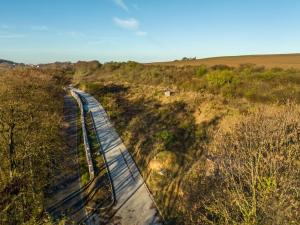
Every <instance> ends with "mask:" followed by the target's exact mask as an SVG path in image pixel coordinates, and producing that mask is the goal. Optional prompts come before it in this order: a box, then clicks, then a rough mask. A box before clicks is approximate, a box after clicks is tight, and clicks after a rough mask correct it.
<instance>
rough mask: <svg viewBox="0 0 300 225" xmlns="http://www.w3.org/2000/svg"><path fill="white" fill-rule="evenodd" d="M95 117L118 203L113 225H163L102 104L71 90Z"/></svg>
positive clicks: (113, 209) (135, 166)
mask: <svg viewBox="0 0 300 225" xmlns="http://www.w3.org/2000/svg"><path fill="white" fill-rule="evenodd" d="M72 90H73V92H75V93H76V94H77V95H78V96H79V97H80V99H82V100H83V101H84V104H85V105H84V107H86V108H87V109H88V110H89V111H90V113H91V115H92V118H93V121H94V125H95V129H96V135H97V138H98V140H99V142H100V144H101V150H102V153H103V155H104V157H105V161H106V162H107V167H108V168H107V170H108V172H109V175H110V177H111V180H112V185H113V190H114V194H115V200H116V201H115V204H114V206H113V207H112V212H113V217H112V218H111V220H110V224H124V225H125V224H138V225H148V224H161V222H160V217H159V215H158V214H159V212H158V209H157V207H156V205H155V202H154V200H153V199H152V196H151V193H150V192H149V190H148V188H147V186H146V184H145V182H144V179H143V177H142V176H141V174H140V171H139V169H138V167H137V165H136V164H135V162H134V160H133V158H132V156H131V154H130V153H129V152H128V150H127V149H126V147H125V145H124V144H123V142H122V140H121V138H120V137H119V135H118V134H117V132H116V131H115V129H114V127H113V126H112V125H111V123H110V121H109V118H108V116H107V114H106V112H105V110H104V109H103V107H102V106H101V105H100V103H99V102H98V101H97V100H96V99H95V98H94V97H92V96H91V95H89V94H87V93H85V92H83V91H81V90H78V89H72Z"/></svg>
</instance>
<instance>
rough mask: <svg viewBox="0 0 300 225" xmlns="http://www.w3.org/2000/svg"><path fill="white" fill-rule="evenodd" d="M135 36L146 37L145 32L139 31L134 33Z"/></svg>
mask: <svg viewBox="0 0 300 225" xmlns="http://www.w3.org/2000/svg"><path fill="white" fill-rule="evenodd" d="M135 34H136V35H137V36H147V32H145V31H141V30H139V31H137V32H135Z"/></svg>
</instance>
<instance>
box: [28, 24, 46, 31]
mask: <svg viewBox="0 0 300 225" xmlns="http://www.w3.org/2000/svg"><path fill="white" fill-rule="evenodd" d="M30 28H31V29H32V30H36V31H47V30H49V28H48V27H47V26H45V25H42V26H31V27H30Z"/></svg>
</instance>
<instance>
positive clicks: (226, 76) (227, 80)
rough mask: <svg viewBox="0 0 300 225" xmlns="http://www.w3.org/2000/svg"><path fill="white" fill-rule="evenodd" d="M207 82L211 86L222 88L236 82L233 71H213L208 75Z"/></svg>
mask: <svg viewBox="0 0 300 225" xmlns="http://www.w3.org/2000/svg"><path fill="white" fill-rule="evenodd" d="M206 81H207V82H208V84H209V85H210V86H213V87H218V88H220V87H222V86H224V85H230V84H232V83H233V82H235V81H236V79H235V75H234V72H233V71H229V70H224V71H219V70H217V71H212V72H210V73H209V74H207V75H206Z"/></svg>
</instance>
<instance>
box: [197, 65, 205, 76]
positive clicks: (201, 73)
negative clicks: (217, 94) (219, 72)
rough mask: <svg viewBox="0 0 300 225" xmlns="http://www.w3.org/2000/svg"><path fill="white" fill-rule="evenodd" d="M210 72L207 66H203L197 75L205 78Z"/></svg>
mask: <svg viewBox="0 0 300 225" xmlns="http://www.w3.org/2000/svg"><path fill="white" fill-rule="evenodd" d="M207 72H208V70H207V67H206V66H205V65H201V66H200V67H199V68H198V70H197V72H196V74H197V76H198V77H203V76H204V75H205V74H206V73H207Z"/></svg>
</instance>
